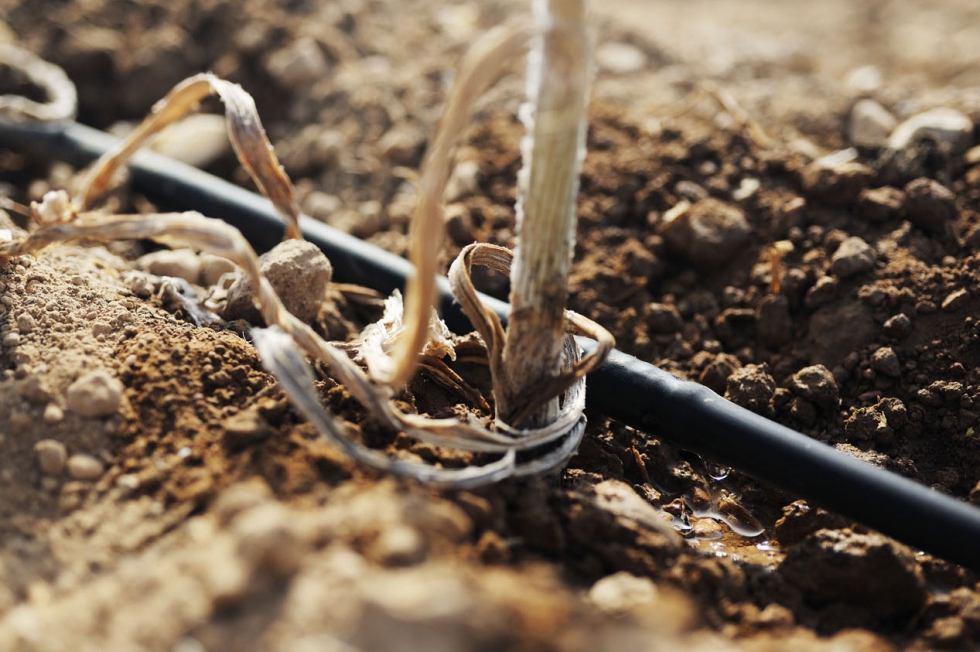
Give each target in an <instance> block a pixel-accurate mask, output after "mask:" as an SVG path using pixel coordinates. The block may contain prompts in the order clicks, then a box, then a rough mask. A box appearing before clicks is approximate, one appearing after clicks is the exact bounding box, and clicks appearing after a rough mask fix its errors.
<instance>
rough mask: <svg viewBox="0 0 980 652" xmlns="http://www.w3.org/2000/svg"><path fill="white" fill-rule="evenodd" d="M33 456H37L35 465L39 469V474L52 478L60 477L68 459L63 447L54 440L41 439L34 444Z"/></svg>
mask: <svg viewBox="0 0 980 652" xmlns="http://www.w3.org/2000/svg"><path fill="white" fill-rule="evenodd" d="M34 455H36V456H37V465H38V466H39V467H41V472H42V473H44V474H45V475H52V476H53V475H61V472H62V471H63V470H64V469H65V460H67V459H68V451H67V450H65V445H64V444H62V443H61V442H60V441H57V440H55V439H42V440H41V441H39V442H38V443H36V444H34Z"/></svg>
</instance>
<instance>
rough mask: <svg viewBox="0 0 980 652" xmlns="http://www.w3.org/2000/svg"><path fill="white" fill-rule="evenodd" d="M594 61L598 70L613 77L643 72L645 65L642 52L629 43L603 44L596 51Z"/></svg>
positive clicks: (645, 56)
mask: <svg viewBox="0 0 980 652" xmlns="http://www.w3.org/2000/svg"><path fill="white" fill-rule="evenodd" d="M595 59H596V63H598V64H599V69H600V70H602V71H604V72H610V73H613V74H614V75H624V74H627V73H631V72H636V71H638V70H643V68H645V67H646V65H647V55H645V54H643V50H641V49H639V48H638V47H636V46H633V45H630V44H629V43H603V44H602V45H600V46H599V47H598V48H597V49H596V52H595Z"/></svg>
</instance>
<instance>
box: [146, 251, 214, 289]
mask: <svg viewBox="0 0 980 652" xmlns="http://www.w3.org/2000/svg"><path fill="white" fill-rule="evenodd" d="M136 266H137V267H138V268H139V269H142V270H144V271H147V272H149V273H150V274H153V275H154V276H173V277H176V278H182V279H184V280H185V281H187V282H188V283H198V282H199V280H200V277H201V258H200V256H198V255H197V253H196V252H194V251H192V250H190V249H161V250H160V251H154V252H153V253H149V254H146V255H145V256H140V257H139V258H138V259H137V260H136Z"/></svg>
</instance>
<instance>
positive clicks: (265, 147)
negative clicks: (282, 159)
mask: <svg viewBox="0 0 980 652" xmlns="http://www.w3.org/2000/svg"><path fill="white" fill-rule="evenodd" d="M212 94H216V95H218V97H220V98H221V101H222V102H223V103H224V105H225V115H226V118H227V121H228V135H229V137H230V139H231V144H232V147H233V148H234V149H235V154H237V156H238V160H239V161H241V163H242V166H243V167H244V168H245V170H246V171H247V172H248V173H249V175H250V176H251V177H252V180H253V181H254V182H255V184H256V185H257V186H258V187H259V189H260V190H261V191H262V193H263V194H265V196H266V197H268V198H269V199H270V200H271V201H272V204H273V205H274V206H275V207H276V210H278V211H279V213H280V214H282V216H283V217H284V218H285V219H286V237H287V238H299V237H301V236H300V231H299V215H300V211H299V206H298V205H297V204H296V197H295V194H294V191H293V184H292V182H291V181H290V180H289V177H287V176H286V174H285V172H283V169H282V165H280V163H279V159H277V158H276V155H275V153H274V152H273V151H272V144H271V143H270V142H269V138H268V136H266V134H265V129H263V127H262V121H261V120H259V114H258V111H257V110H256V108H255V101H254V100H253V99H252V96H251V95H249V94H248V93H247V92H245V90H244V89H242V87H241V86H239V85H238V84H233V83H231V82H228V81H225V80H223V79H219V78H217V77H215V76H214V75H212V74H209V73H205V74H200V75H195V76H193V77H189V78H187V79H185V80H184V81H182V82H181V83H179V84H177V86H175V87H174V88H173V89H172V90H171V91H170V92H169V93H167V95H166V97H164V98H163V99H162V100H160V101H159V102H157V103H156V104H155V105H154V107H153V111H152V112H151V113H150V115H149V116H148V117H147V118H146V119H145V120H144V121H143V122H142V123H140V125H139V126H137V127H136V129H134V130H133V131H132V132H131V133H130V134H129V135H128V136H127V137H126V138H125V139H124V140H123V142H122V143H120V144H119V146H118V147H116V148H115V149H113V150H112V151H110V152H107V153H106V154H105V155H103V156H102V157H101V158H99V160H98V161H96V162H95V164H94V165H93V166H92V168H91V169H90V170H89V172H88V173H87V174H86V176H85V179H84V181H83V185H82V192H81V193H80V195H79V197H78V201H77V203H76V206H75V208H76V210H78V211H84V210H88V209H89V208H91V207H92V205H93V204H94V202H96V201H98V199H99V198H100V197H102V196H103V195H104V194H105V193H106V192H108V191H109V189H110V188H111V187H112V186H113V185H114V183H115V182H114V178H115V175H116V173H117V172H118V170H119V169H120V168H121V167H122V166H123V165H125V164H126V161H128V160H129V159H130V157H132V156H133V154H135V153H136V151H137V150H139V148H140V147H142V146H143V144H144V143H145V142H146V141H147V139H148V138H150V137H151V136H153V135H154V134H157V133H159V132H160V131H161V130H162V129H163V128H164V127H166V126H167V125H170V124H172V123H174V122H176V121H178V120H180V119H181V118H183V117H184V116H185V115H187V114H188V113H190V112H191V111H193V110H195V109H196V108H197V106H198V104H199V103H200V102H201V100H203V99H204V98H206V97H208V96H210V95H212Z"/></svg>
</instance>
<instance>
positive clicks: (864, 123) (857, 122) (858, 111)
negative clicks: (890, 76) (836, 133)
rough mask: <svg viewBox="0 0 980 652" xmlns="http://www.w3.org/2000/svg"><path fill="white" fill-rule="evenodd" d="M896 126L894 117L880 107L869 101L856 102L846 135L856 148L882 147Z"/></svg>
mask: <svg viewBox="0 0 980 652" xmlns="http://www.w3.org/2000/svg"><path fill="white" fill-rule="evenodd" d="M896 124H897V121H896V120H895V117H894V116H893V115H892V114H891V113H889V112H888V109H886V108H885V107H883V106H882V105H880V104H878V103H877V102H875V101H874V100H871V99H863V100H858V101H857V102H855V103H854V106H853V107H852V108H851V116H850V120H849V121H848V125H847V135H848V137H849V138H850V141H851V144H853V145H855V146H857V147H863V148H867V149H874V148H878V147H884V146H885V144H886V143H887V142H888V135H889V134H890V133H891V132H892V130H893V129H894V128H895V125H896Z"/></svg>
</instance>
